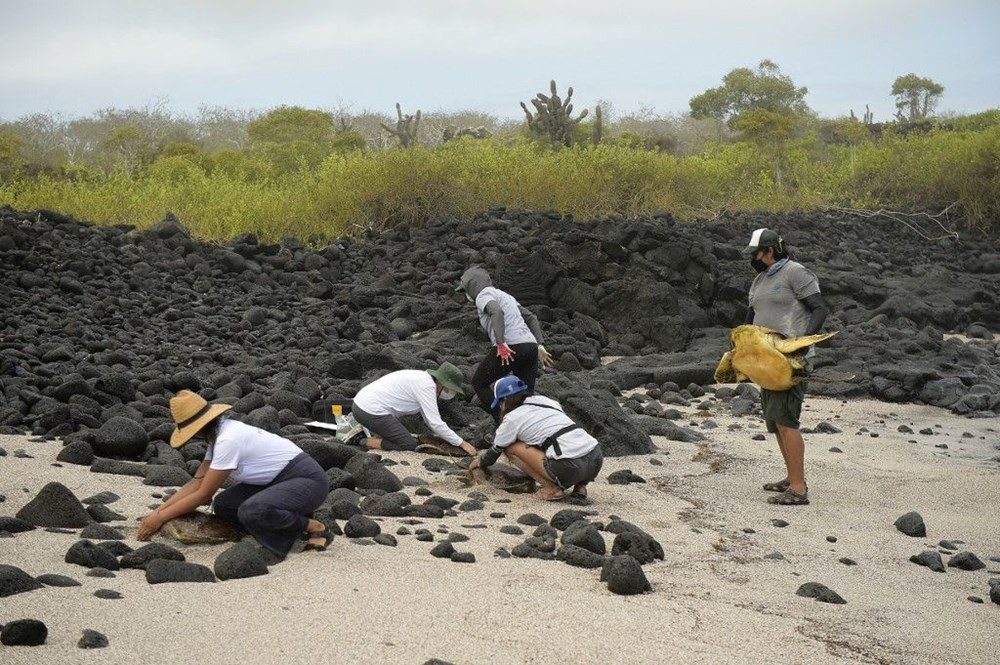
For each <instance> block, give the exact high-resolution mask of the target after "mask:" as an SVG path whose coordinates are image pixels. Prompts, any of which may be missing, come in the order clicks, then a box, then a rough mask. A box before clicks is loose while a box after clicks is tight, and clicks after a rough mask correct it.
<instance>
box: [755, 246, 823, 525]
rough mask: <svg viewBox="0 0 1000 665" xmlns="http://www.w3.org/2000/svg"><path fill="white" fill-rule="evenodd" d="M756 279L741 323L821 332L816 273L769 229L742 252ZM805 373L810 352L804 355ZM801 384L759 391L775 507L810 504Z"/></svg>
mask: <svg viewBox="0 0 1000 665" xmlns="http://www.w3.org/2000/svg"><path fill="white" fill-rule="evenodd" d="M743 255H744V256H746V257H749V258H750V265H751V266H752V267H753V269H754V271H755V272H756V273H757V276H756V277H754V280H753V282H752V283H751V284H750V293H749V309H748V310H747V315H746V320H745V321H744V322H745V323H752V324H754V325H758V326H764V327H765V328H770V329H771V330H774V331H775V332H778V333H780V334H782V335H784V336H785V337H800V336H802V335H813V334H816V333H818V332H819V331H820V329H821V328H822V327H823V322H824V321H825V320H826V317H827V315H828V314H829V309H828V308H827V306H826V303H825V302H824V300H823V296H822V295H821V294H820V289H819V280H818V279H817V278H816V275H815V274H814V273H813V272H812V271H810V270H809V269H807V268H806V267H805V266H803V265H802V264H801V263H798V262H797V261H793V260H792V259H791V258H790V257H789V256H788V251H787V249H786V248H785V242H784V240H782V238H781V236H780V235H779V234H778V232H777V231H775V230H773V229H767V228H761V229H757V230H756V231H754V232H753V234H752V235H751V236H750V242H749V243H747V246H746V247H745V248H744V249H743ZM803 353H804V354H805V357H806V368H805V369H804V370H800V371H799V373H800V375H806V376H807V375H808V373H809V363H808V358H810V357H811V356H812V355H813V354H814V353H815V351H814V349H812V347H810V348H809V349H807V350H805V351H804V352H803ZM805 392H806V382H805V381H802V382H801V383H798V384H797V385H794V386H792V387H791V388H790V389H788V390H780V391H779V390H767V389H764V388H761V391H760V393H761V395H760V403H761V410H762V411H763V413H764V422H765V423H766V425H767V431H768V432H771V433H772V434H774V436H775V438H776V439H777V441H778V448H779V449H780V450H781V456H782V457H783V458H784V461H785V478H784V479H783V480H779V481H776V482H770V483H766V484H765V485H764V489H765V490H766V491H769V492H777V493H778V494H777V496H773V497H771V498H770V499H768V501H769V502H770V503H776V504H780V505H789V506H802V505H807V504H808V503H809V488H808V486H807V485H806V478H805V443H804V441H803V440H802V432H800V431H799V418H800V416H801V414H802V403H803V401H804V399H805Z"/></svg>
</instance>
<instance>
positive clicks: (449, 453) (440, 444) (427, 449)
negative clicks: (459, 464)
mask: <svg viewBox="0 0 1000 665" xmlns="http://www.w3.org/2000/svg"><path fill="white" fill-rule="evenodd" d="M414 450H415V451H416V452H418V453H425V454H427V455H444V456H445V457H468V453H466V452H465V451H464V450H462V449H461V448H459V447H458V446H453V445H451V444H450V443H448V442H447V441H443V440H441V439H439V438H437V437H436V436H434V435H433V434H419V435H417V447H416V448H414Z"/></svg>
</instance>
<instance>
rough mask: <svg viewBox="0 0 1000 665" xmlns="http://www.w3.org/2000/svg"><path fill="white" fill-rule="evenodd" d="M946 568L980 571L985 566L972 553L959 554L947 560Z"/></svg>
mask: <svg viewBox="0 0 1000 665" xmlns="http://www.w3.org/2000/svg"><path fill="white" fill-rule="evenodd" d="M948 567H949V568H958V569H960V570H982V569H983V568H985V567H986V564H985V563H983V562H982V561H981V560H980V559H979V557H977V556H976V555H975V554H973V553H972V552H959V553H958V554H956V555H954V556H953V557H951V558H950V559H948Z"/></svg>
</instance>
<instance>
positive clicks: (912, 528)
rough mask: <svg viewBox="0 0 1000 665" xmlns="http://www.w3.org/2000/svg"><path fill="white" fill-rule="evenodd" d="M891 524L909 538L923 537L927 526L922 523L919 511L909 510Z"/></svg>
mask: <svg viewBox="0 0 1000 665" xmlns="http://www.w3.org/2000/svg"><path fill="white" fill-rule="evenodd" d="M893 524H894V525H895V526H896V528H897V529H899V530H900V531H901V532H902V533H905V534H906V535H907V536H910V537H911V538H923V537H924V536H926V535H927V527H926V526H925V525H924V518H923V517H921V516H920V513H918V512H916V511H911V512H909V513H906V514H905V515H900V516H899V518H898V519H896V521H895V522H893Z"/></svg>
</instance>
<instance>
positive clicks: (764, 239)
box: [743, 229, 781, 256]
mask: <svg viewBox="0 0 1000 665" xmlns="http://www.w3.org/2000/svg"><path fill="white" fill-rule="evenodd" d="M762 247H781V236H779V235H778V232H777V231H773V230H771V229H757V230H756V231H754V232H753V235H752V236H750V242H749V244H747V246H746V247H745V248H744V249H743V256H753V255H754V254H756V253H757V250H759V249H761V248H762Z"/></svg>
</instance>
